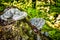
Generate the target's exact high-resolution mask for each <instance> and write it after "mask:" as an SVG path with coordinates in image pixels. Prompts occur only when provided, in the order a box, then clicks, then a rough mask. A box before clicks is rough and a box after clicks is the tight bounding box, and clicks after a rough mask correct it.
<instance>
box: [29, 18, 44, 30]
mask: <svg viewBox="0 0 60 40" xmlns="http://www.w3.org/2000/svg"><path fill="white" fill-rule="evenodd" d="M30 23H31V24H32V25H34V26H36V28H37V29H38V30H40V29H41V28H42V27H43V25H44V24H45V20H44V19H42V18H32V19H31V20H30Z"/></svg>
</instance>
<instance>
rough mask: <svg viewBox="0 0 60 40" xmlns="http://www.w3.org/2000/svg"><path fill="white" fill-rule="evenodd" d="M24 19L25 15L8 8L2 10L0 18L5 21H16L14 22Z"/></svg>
mask: <svg viewBox="0 0 60 40" xmlns="http://www.w3.org/2000/svg"><path fill="white" fill-rule="evenodd" d="M25 17H27V13H26V12H23V11H20V10H19V9H17V8H10V9H8V8H7V9H5V10H4V14H2V15H1V16H0V18H1V19H2V20H5V21H7V20H10V19H12V20H14V21H16V20H21V19H24V18H25Z"/></svg>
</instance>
